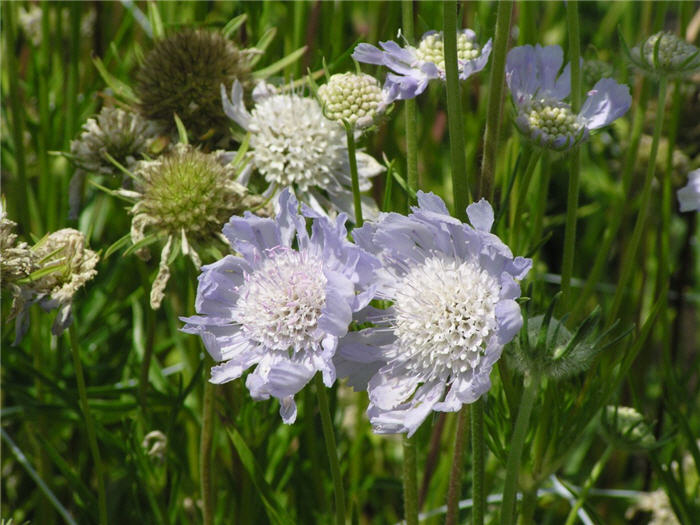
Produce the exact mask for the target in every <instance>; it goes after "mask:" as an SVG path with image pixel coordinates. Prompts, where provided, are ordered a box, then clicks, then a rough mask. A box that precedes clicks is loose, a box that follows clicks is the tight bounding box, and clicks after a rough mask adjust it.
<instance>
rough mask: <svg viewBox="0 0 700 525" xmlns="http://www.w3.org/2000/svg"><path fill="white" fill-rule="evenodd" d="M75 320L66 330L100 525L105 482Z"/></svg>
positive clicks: (104, 520) (104, 505)
mask: <svg viewBox="0 0 700 525" xmlns="http://www.w3.org/2000/svg"><path fill="white" fill-rule="evenodd" d="M75 324H76V322H75V320H74V321H73V323H72V324H71V325H70V327H69V329H68V334H69V336H70V347H71V353H72V354H73V366H74V368H75V380H76V383H77V384H78V395H79V396H80V407H81V409H82V411H83V417H84V418H85V430H86V432H87V437H88V444H89V446H90V453H91V454H92V460H93V462H94V463H95V474H96V477H97V503H98V507H99V513H100V514H99V515H100V517H99V522H100V523H101V524H102V525H106V523H107V499H106V496H105V480H104V471H103V469H102V459H101V458H100V449H99V447H98V446H97V435H96V434H95V425H94V423H93V420H92V415H91V414H90V407H89V405H88V399H87V389H86V388H85V377H84V376H83V365H82V362H81V360H80V343H79V339H78V330H77V328H76V327H75Z"/></svg>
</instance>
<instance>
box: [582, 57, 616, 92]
mask: <svg viewBox="0 0 700 525" xmlns="http://www.w3.org/2000/svg"><path fill="white" fill-rule="evenodd" d="M612 76H613V67H612V65H611V64H608V63H607V62H605V61H603V60H598V59H597V58H591V59H589V60H584V62H583V81H584V84H585V85H587V86H593V85H594V84H595V83H596V82H598V81H599V80H600V79H601V78H610V77H612Z"/></svg>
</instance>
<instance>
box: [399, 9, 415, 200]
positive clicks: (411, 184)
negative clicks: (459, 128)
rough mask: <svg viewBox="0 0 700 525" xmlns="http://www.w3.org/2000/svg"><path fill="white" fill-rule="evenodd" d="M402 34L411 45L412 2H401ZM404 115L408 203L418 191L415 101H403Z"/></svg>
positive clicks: (412, 35)
mask: <svg viewBox="0 0 700 525" xmlns="http://www.w3.org/2000/svg"><path fill="white" fill-rule="evenodd" d="M401 18H402V26H403V27H402V32H403V35H404V38H405V39H406V40H407V41H408V43H409V44H411V45H413V37H414V34H413V0H402V2H401ZM404 111H405V115H406V182H407V183H408V188H409V190H411V191H409V197H408V199H409V202H410V201H411V197H410V195H411V194H414V193H415V192H416V191H418V131H417V126H418V123H417V122H416V100H415V99H412V98H411V99H408V100H405V101H404Z"/></svg>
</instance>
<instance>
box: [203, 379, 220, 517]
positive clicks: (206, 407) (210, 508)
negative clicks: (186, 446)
mask: <svg viewBox="0 0 700 525" xmlns="http://www.w3.org/2000/svg"><path fill="white" fill-rule="evenodd" d="M207 368H208V367H205V370H206V369H207ZM205 373H206V372H205ZM215 388H216V387H215V385H214V384H212V383H210V382H209V381H206V380H205V382H204V394H203V399H202V429H201V433H200V438H199V487H200V492H201V495H202V515H203V523H204V525H212V524H213V523H214V499H213V493H212V476H211V451H212V443H213V439H214V394H215V392H214V389H215Z"/></svg>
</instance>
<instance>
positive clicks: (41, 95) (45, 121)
mask: <svg viewBox="0 0 700 525" xmlns="http://www.w3.org/2000/svg"><path fill="white" fill-rule="evenodd" d="M51 9H52V6H50V5H49V2H48V1H47V0H42V2H41V44H40V45H39V53H38V54H37V55H36V59H37V92H38V93H37V99H38V102H39V133H37V135H36V139H37V156H38V157H39V195H40V203H41V206H42V209H43V213H44V216H45V217H46V228H47V230H49V231H52V230H54V229H55V222H54V221H55V218H56V210H55V208H56V201H57V200H58V199H56V197H55V193H54V192H55V185H54V184H53V183H52V182H51V175H50V173H49V149H51V144H50V142H49V140H50V136H51V129H50V127H51V120H50V114H49V69H50V64H51V56H50V48H49V45H50V42H51V30H50V24H49V17H50V16H51Z"/></svg>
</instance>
